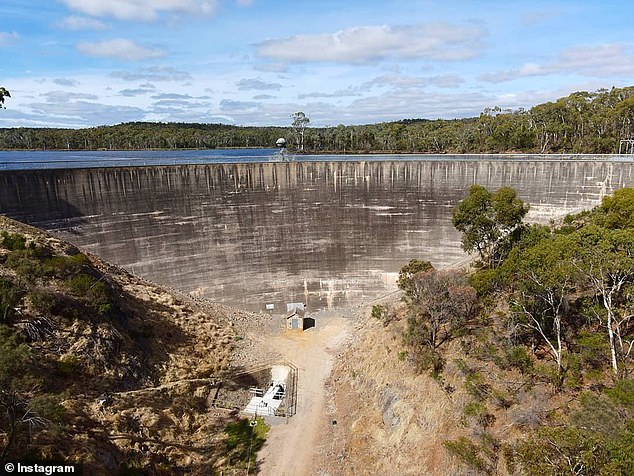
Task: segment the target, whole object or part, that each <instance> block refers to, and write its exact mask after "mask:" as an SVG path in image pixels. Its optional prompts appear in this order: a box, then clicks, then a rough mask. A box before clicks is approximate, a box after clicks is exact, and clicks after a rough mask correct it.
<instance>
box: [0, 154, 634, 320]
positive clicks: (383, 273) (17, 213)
mask: <svg viewBox="0 0 634 476" xmlns="http://www.w3.org/2000/svg"><path fill="white" fill-rule="evenodd" d="M474 183H478V184H481V185H484V186H485V187H487V188H489V189H491V190H495V189H497V188H499V187H500V186H503V185H509V186H512V187H514V188H515V189H516V190H518V192H519V195H520V197H521V198H522V199H523V200H525V201H527V202H529V203H530V204H531V212H530V214H529V217H530V218H532V219H533V220H538V221H547V220H548V219H549V218H551V217H555V216H561V215H563V214H565V213H568V212H574V211H578V210H581V209H584V208H591V207H593V206H595V205H596V204H598V203H599V201H600V200H601V198H602V197H603V196H604V195H605V194H608V193H611V192H612V191H614V190H616V189H618V188H622V187H624V186H634V166H633V164H632V163H631V162H629V163H627V162H616V161H607V160H606V161H583V160H575V161H549V160H521V161H520V160H504V159H492V160H393V161H363V160H355V161H341V162H291V163H243V164H210V165H186V166H154V167H126V168H101V169H66V170H30V171H29V170H27V171H11V172H0V213H2V214H5V215H8V216H10V217H13V218H16V219H18V220H21V221H25V222H27V223H30V224H32V225H35V226H39V227H42V228H44V229H47V230H49V231H51V232H53V233H55V234H56V235H58V236H60V237H62V238H65V239H67V240H69V241H71V242H73V243H75V244H77V245H79V246H81V247H83V248H84V249H86V250H88V251H90V252H93V253H95V254H97V255H98V256H100V257H102V258H104V259H106V260H109V261H111V262H114V263H116V264H119V265H122V266H124V267H126V268H127V269H129V270H130V271H132V272H134V273H136V274H138V275H141V276H143V277H146V278H148V279H151V280H153V281H156V282H159V283H162V284H167V285H169V286H172V287H175V288H179V289H182V290H183V291H186V292H193V293H196V294H198V295H200V296H205V297H207V298H210V299H213V300H216V301H219V302H224V303H227V304H231V305H235V306H240V307H243V308H245V309H249V310H261V309H265V308H266V306H267V304H268V305H269V306H268V307H269V308H270V307H271V306H270V305H271V304H273V305H274V306H275V310H276V311H280V310H281V311H285V310H286V305H285V303H289V302H306V303H307V304H308V306H309V309H311V308H312V309H316V308H323V307H329V306H330V307H332V306H347V305H354V304H356V303H359V302H360V301H364V300H369V299H372V298H374V297H377V296H380V295H382V294H385V293H386V292H389V291H391V290H394V289H396V287H395V278H396V273H397V272H398V270H399V268H400V267H401V266H402V265H403V264H405V263H406V262H407V261H409V260H410V259H411V258H423V259H428V260H430V261H431V262H432V263H433V264H434V265H435V266H444V265H448V264H450V263H452V262H455V261H457V260H459V259H461V258H462V257H464V254H463V252H462V250H461V247H460V242H459V239H460V236H459V234H458V233H457V232H456V231H455V230H454V229H453V227H452V225H451V210H452V208H453V207H454V206H455V205H456V204H457V203H458V202H459V201H460V200H461V199H462V198H464V197H465V196H466V194H467V189H468V188H469V186H471V185H472V184H474Z"/></svg>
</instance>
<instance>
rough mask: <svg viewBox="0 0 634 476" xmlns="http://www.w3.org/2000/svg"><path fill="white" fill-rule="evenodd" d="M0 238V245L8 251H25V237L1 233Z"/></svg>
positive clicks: (17, 234)
mask: <svg viewBox="0 0 634 476" xmlns="http://www.w3.org/2000/svg"><path fill="white" fill-rule="evenodd" d="M0 236H1V237H2V239H0V245H1V246H2V247H3V248H4V249H5V250H9V251H15V250H25V249H26V237H25V236H24V235H21V234H19V233H8V232H6V231H3V232H2V233H1V234H0Z"/></svg>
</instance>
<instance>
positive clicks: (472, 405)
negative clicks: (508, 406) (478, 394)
mask: <svg viewBox="0 0 634 476" xmlns="http://www.w3.org/2000/svg"><path fill="white" fill-rule="evenodd" d="M463 414H464V417H465V420H473V421H475V423H476V424H477V425H479V426H481V427H482V428H488V427H489V426H491V425H493V423H495V415H493V414H491V413H489V411H488V409H487V407H486V405H485V404H484V403H483V402H469V403H467V405H465V407H464V410H463ZM465 423H466V421H465Z"/></svg>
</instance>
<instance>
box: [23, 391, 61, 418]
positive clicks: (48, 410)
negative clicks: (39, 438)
mask: <svg viewBox="0 0 634 476" xmlns="http://www.w3.org/2000/svg"><path fill="white" fill-rule="evenodd" d="M59 402H60V399H59V396H57V395H53V394H41V395H36V396H35V397H33V398H32V399H31V400H30V401H29V406H30V407H31V409H32V410H33V412H35V413H36V414H37V415H39V416H41V417H42V418H46V419H47V420H49V421H52V422H53V423H58V424H59V423H62V422H63V421H64V418H65V416H66V409H65V408H64V407H63V406H62V405H60V403H59Z"/></svg>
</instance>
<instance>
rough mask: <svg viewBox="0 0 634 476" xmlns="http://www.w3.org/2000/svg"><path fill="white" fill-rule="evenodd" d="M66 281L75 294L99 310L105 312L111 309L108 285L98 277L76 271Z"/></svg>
mask: <svg viewBox="0 0 634 476" xmlns="http://www.w3.org/2000/svg"><path fill="white" fill-rule="evenodd" d="M67 283H68V286H69V288H70V290H71V292H72V293H73V294H74V295H75V296H77V297H82V298H84V299H86V300H87V301H88V302H89V303H90V304H91V305H92V306H93V307H94V308H95V309H97V310H98V311H99V312H101V313H106V312H108V311H110V310H111V309H112V303H111V302H110V293H109V290H108V286H107V285H106V284H105V283H104V282H103V281H101V280H100V279H96V278H94V277H92V276H90V275H89V274H85V273H78V274H76V275H74V276H73V277H72V278H71V279H70V280H69V281H67Z"/></svg>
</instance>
